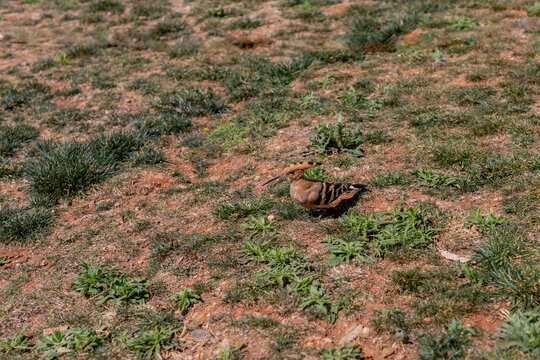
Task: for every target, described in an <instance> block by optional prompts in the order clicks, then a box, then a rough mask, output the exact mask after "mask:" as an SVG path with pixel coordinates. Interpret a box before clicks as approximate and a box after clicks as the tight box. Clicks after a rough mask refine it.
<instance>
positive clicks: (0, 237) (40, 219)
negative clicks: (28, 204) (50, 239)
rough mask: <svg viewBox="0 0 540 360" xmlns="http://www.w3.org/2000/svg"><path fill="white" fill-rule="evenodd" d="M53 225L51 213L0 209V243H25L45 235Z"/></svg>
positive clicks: (23, 209) (36, 210)
mask: <svg viewBox="0 0 540 360" xmlns="http://www.w3.org/2000/svg"><path fill="white" fill-rule="evenodd" d="M52 224H53V215H52V213H51V211H49V210H45V209H25V208H14V207H3V208H1V209H0V242H1V243H4V244H9V243H25V242H27V241H29V240H30V241H33V240H36V239H39V238H40V237H42V236H43V235H45V234H46V233H47V232H48V230H49V228H50V227H51V225H52Z"/></svg>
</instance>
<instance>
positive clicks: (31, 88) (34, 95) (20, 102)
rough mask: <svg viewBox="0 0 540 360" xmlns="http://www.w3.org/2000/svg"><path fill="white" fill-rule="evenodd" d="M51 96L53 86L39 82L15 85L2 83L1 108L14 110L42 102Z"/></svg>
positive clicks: (0, 93) (0, 88)
mask: <svg viewBox="0 0 540 360" xmlns="http://www.w3.org/2000/svg"><path fill="white" fill-rule="evenodd" d="M50 98H51V88H50V87H49V86H47V85H45V84H42V83H39V82H29V83H23V84H19V85H17V86H13V85H11V84H9V83H8V84H7V85H4V84H2V83H0V110H7V111H13V110H16V109H18V108H21V107H24V106H28V105H34V104H40V103H43V102H44V101H46V100H48V99H50Z"/></svg>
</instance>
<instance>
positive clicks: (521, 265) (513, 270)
mask: <svg viewBox="0 0 540 360" xmlns="http://www.w3.org/2000/svg"><path fill="white" fill-rule="evenodd" d="M538 256H539V248H538V245H537V244H536V243H535V242H533V241H531V240H530V239H529V238H528V236H527V235H526V234H525V233H524V231H523V229H520V228H519V226H518V225H513V224H507V225H500V226H499V227H497V228H495V229H493V230H491V231H490V232H489V233H488V235H487V241H486V242H485V243H483V244H481V245H479V246H478V247H477V249H476V253H475V255H474V256H473V258H472V264H471V265H470V267H471V270H469V274H468V276H469V278H471V279H472V280H474V281H477V282H479V281H483V282H484V283H486V284H488V285H490V286H491V287H493V289H494V291H495V294H497V295H499V296H505V297H510V298H511V299H512V300H513V304H514V306H520V307H521V308H525V309H530V308H534V307H536V306H539V305H540V301H539V299H540V286H539V284H540V270H539V269H538V266H536V265H537V264H536V263H537V261H535V259H538Z"/></svg>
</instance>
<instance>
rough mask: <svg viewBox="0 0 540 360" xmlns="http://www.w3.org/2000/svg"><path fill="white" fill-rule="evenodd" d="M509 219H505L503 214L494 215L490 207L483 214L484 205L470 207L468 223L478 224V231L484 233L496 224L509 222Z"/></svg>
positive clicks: (469, 224)
mask: <svg viewBox="0 0 540 360" xmlns="http://www.w3.org/2000/svg"><path fill="white" fill-rule="evenodd" d="M508 221H509V220H508V219H503V217H502V216H501V215H493V214H492V213H491V212H490V211H489V209H487V214H486V215H482V207H481V206H479V207H478V208H477V209H476V210H475V209H473V208H469V217H468V218H467V225H468V226H469V227H471V226H473V225H474V226H476V228H477V229H478V232H479V233H480V234H482V235H486V234H488V233H489V232H490V231H492V230H493V229H494V228H495V227H496V226H498V225H501V224H504V223H505V222H508Z"/></svg>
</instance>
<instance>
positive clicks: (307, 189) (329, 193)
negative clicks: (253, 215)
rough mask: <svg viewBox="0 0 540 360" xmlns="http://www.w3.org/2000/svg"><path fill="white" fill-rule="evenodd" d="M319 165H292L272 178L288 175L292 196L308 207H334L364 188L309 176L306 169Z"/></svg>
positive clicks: (359, 185)
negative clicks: (306, 174) (305, 172)
mask: <svg viewBox="0 0 540 360" xmlns="http://www.w3.org/2000/svg"><path fill="white" fill-rule="evenodd" d="M317 165H318V164H317V163H313V162H304V163H300V164H295V165H291V166H289V167H288V168H286V169H285V170H284V172H283V173H282V174H280V175H278V176H276V177H274V178H273V179H272V180H275V179H277V178H279V177H282V176H286V177H287V178H288V179H289V180H290V181H291V187H290V195H291V198H292V199H293V200H294V201H295V202H296V203H298V204H300V205H302V206H304V207H306V208H308V209H330V208H334V207H336V206H337V205H339V204H340V203H341V202H342V201H344V200H349V199H352V198H354V197H355V196H356V195H357V194H358V193H359V192H360V191H361V190H362V189H363V188H364V186H363V185H361V184H349V183H340V182H328V181H321V180H316V179H310V178H307V177H306V176H305V175H304V171H305V170H306V169H309V168H312V167H314V166H317ZM272 180H270V181H272ZM270 181H268V182H270ZM268 182H266V183H265V184H267V183H268Z"/></svg>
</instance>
